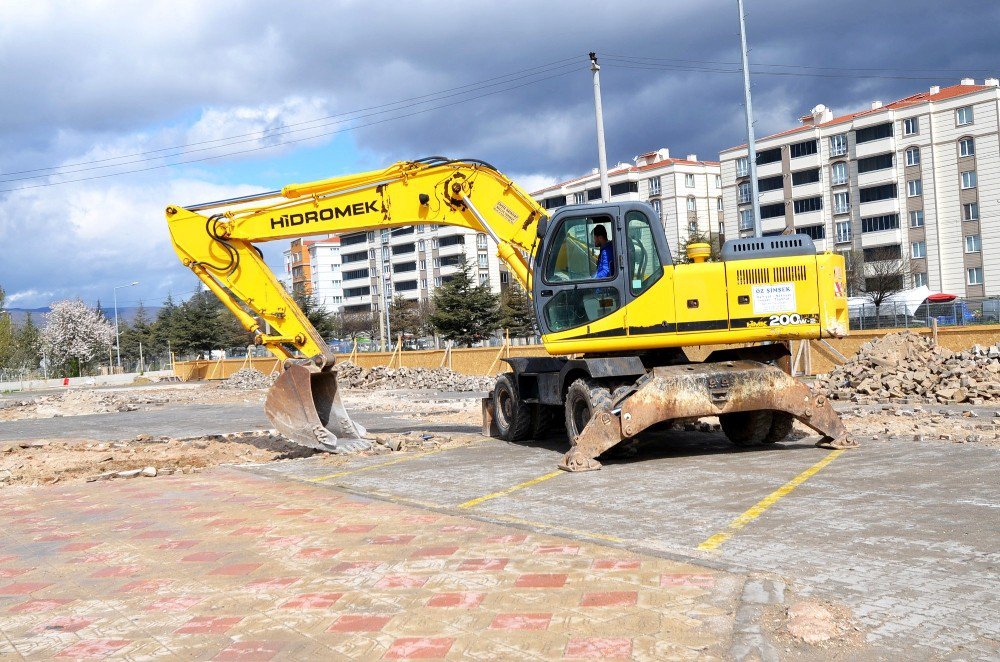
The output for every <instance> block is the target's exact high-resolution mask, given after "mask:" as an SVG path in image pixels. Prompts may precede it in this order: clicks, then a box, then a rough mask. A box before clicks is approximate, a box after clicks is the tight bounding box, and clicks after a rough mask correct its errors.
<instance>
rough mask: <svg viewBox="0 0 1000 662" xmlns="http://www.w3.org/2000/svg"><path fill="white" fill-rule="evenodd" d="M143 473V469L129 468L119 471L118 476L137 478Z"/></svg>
mask: <svg viewBox="0 0 1000 662" xmlns="http://www.w3.org/2000/svg"><path fill="white" fill-rule="evenodd" d="M141 473H142V469H129V470H128V471H119V472H118V473H117V474H115V475H116V476H118V477H119V478H135V477H136V476H138V475H139V474H141Z"/></svg>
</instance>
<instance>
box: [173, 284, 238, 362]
mask: <svg viewBox="0 0 1000 662" xmlns="http://www.w3.org/2000/svg"><path fill="white" fill-rule="evenodd" d="M171 318H172V321H171V342H172V344H173V345H174V351H175V352H177V353H178V354H195V353H197V354H201V355H206V356H207V355H209V354H210V352H211V351H212V350H213V349H229V348H233V347H246V346H247V345H249V344H250V343H251V342H252V340H253V338H251V336H250V334H249V332H247V331H246V330H245V329H244V328H243V326H242V325H241V324H240V322H239V320H237V319H236V316H235V315H233V314H232V313H231V312H230V311H229V309H228V308H226V307H225V306H224V305H223V304H222V302H221V301H219V299H217V298H216V296H215V295H214V294H213V293H212V292H210V291H207V290H203V291H201V292H198V293H197V294H195V295H193V296H192V297H191V298H190V299H188V300H187V301H185V302H184V303H183V304H181V305H180V306H178V307H177V309H176V310H175V311H174V313H173V314H172V315H171Z"/></svg>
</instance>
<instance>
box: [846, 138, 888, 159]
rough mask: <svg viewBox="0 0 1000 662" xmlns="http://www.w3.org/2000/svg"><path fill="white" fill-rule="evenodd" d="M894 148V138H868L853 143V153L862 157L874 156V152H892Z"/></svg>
mask: <svg viewBox="0 0 1000 662" xmlns="http://www.w3.org/2000/svg"><path fill="white" fill-rule="evenodd" d="M895 150H896V141H895V139H894V138H891V137H889V138H879V139H878V140H869V141H868V142H865V143H861V144H859V145H855V147H854V154H855V156H856V158H859V159H863V158H865V157H866V156H875V155H876V154H884V153H885V152H893V151H895Z"/></svg>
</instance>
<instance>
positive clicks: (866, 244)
mask: <svg viewBox="0 0 1000 662" xmlns="http://www.w3.org/2000/svg"><path fill="white" fill-rule="evenodd" d="M902 243H903V231H902V230H900V229H899V228H896V229H894V230H881V231H879V232H865V233H864V234H862V235H861V247H862V248H871V247H873V246H890V245H892V244H902Z"/></svg>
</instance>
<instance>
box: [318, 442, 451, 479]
mask: <svg viewBox="0 0 1000 662" xmlns="http://www.w3.org/2000/svg"><path fill="white" fill-rule="evenodd" d="M453 448H464V446H453V447H452V448H438V449H437V450H433V451H427V452H426V453H414V454H412V455H406V456H404V457H398V458H396V459H395V460H389V461H388V462H379V463H378V464H369V465H368V466H366V467H358V468H357V469H347V470H346V471H338V472H337V473H335V474H327V475H326V476H317V477H316V478H309V479H307V480H308V481H309V482H310V483H322V482H323V481H325V480H330V479H331V478H340V477H341V476H350V475H351V474H359V473H361V472H362V471H374V470H375V469H381V468H382V467H388V466H391V465H393V464H400V463H402V462H409V461H410V460H417V459H419V458H422V457H427V456H428V455H434V454H435V453H442V452H444V451H447V450H452V449H453Z"/></svg>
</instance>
